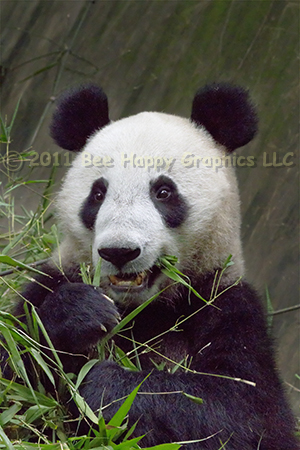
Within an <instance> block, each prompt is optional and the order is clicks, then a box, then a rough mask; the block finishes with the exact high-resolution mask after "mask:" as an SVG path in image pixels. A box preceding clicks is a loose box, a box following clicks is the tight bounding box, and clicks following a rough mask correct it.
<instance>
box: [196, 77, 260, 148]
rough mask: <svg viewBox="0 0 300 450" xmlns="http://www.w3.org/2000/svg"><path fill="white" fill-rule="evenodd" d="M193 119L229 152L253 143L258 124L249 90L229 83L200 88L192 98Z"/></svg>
mask: <svg viewBox="0 0 300 450" xmlns="http://www.w3.org/2000/svg"><path fill="white" fill-rule="evenodd" d="M191 120H192V121H193V122H195V123H196V124H197V125H203V126H204V127H205V128H206V130H207V131H208V132H209V133H210V134H211V135H212V137H213V138H214V139H215V141H216V142H218V143H219V144H222V145H224V146H225V147H226V148H227V150H228V151H233V150H235V149H236V148H238V147H242V146H243V145H246V144H247V143H248V142H250V141H251V140H252V139H253V137H254V135H255V133H256V132H257V124H258V120H257V116H256V112H255V109H254V107H253V105H252V104H251V102H250V100H249V95H248V92H247V91H246V90H244V89H243V88H241V87H239V86H232V85H230V84H226V83H223V84H222V83H221V84H211V85H208V86H205V87H204V88H202V89H199V91H198V92H197V93H196V95H195V98H194V101H193V106H192V115H191Z"/></svg>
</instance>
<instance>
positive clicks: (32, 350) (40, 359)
mask: <svg viewBox="0 0 300 450" xmlns="http://www.w3.org/2000/svg"><path fill="white" fill-rule="evenodd" d="M29 351H30V353H31V354H32V356H33V357H34V359H35V360H36V361H37V363H38V364H39V365H40V366H41V368H42V369H43V371H44V372H45V374H46V375H47V377H48V378H49V380H50V381H51V383H52V385H53V386H54V387H55V381H54V377H53V375H52V372H51V370H50V369H49V366H48V364H47V363H46V361H45V360H44V358H43V357H42V355H41V353H40V352H39V351H38V350H36V349H35V348H33V347H31V348H30V349H29Z"/></svg>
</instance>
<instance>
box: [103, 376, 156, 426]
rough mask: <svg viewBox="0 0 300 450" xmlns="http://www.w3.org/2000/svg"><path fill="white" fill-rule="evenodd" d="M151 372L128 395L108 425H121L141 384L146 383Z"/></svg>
mask: <svg viewBox="0 0 300 450" xmlns="http://www.w3.org/2000/svg"><path fill="white" fill-rule="evenodd" d="M149 375H150V373H149V374H148V375H147V376H146V378H144V380H143V381H142V382H141V383H140V384H139V385H138V386H137V387H136V388H135V389H134V390H133V391H132V392H131V394H129V395H128V397H127V398H126V400H125V401H124V403H123V404H122V405H121V406H120V408H119V409H118V411H117V412H116V414H115V415H114V416H113V417H112V419H111V420H110V421H109V423H108V425H109V426H111V427H120V426H121V425H122V423H123V421H124V419H125V418H126V416H127V414H128V412H129V410H130V408H131V405H132V403H133V401H134V399H135V397H136V395H137V393H138V391H139V389H140V387H141V385H142V384H143V383H144V381H145V380H146V379H147V378H148V377H149Z"/></svg>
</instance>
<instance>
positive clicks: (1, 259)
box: [0, 255, 50, 277]
mask: <svg viewBox="0 0 300 450" xmlns="http://www.w3.org/2000/svg"><path fill="white" fill-rule="evenodd" d="M0 263H3V264H7V265H8V266H13V267H18V268H19V269H25V270H30V271H31V272H35V273H38V274H41V275H46V276H48V277H49V276H50V275H48V274H46V273H44V272H41V271H40V270H38V269H35V268H34V267H32V266H29V265H28V264H24V263H22V262H20V261H17V260H16V259H14V258H11V257H10V256H7V255H0Z"/></svg>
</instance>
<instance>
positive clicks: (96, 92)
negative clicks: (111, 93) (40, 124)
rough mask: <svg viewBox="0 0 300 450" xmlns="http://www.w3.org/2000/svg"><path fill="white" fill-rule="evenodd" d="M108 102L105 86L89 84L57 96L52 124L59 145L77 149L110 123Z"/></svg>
mask: <svg viewBox="0 0 300 450" xmlns="http://www.w3.org/2000/svg"><path fill="white" fill-rule="evenodd" d="M109 121H110V120H109V116H108V102H107V97H106V95H105V93H104V92H103V90H102V89H101V88H100V87H98V86H95V85H92V84H89V85H85V86H80V87H79V88H77V89H71V90H69V91H67V92H66V93H64V94H63V95H62V96H61V97H60V98H59V100H58V104H57V107H56V110H55V111H54V114H53V117H52V122H51V124H50V135H51V137H52V138H53V139H54V141H55V142H56V144H57V145H59V146H60V147H62V148H64V149H66V150H72V151H74V152H77V151H79V150H81V149H82V147H83V146H84V145H85V143H86V141H87V139H88V138H89V137H90V136H91V135H92V134H93V133H94V132H95V131H96V130H99V129H100V128H102V127H104V126H105V125H107V124H108V123H109Z"/></svg>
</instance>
